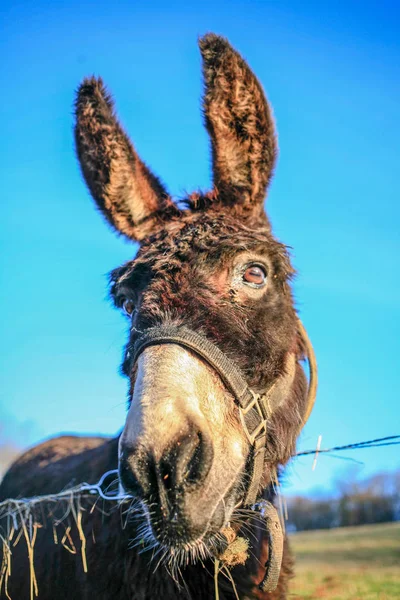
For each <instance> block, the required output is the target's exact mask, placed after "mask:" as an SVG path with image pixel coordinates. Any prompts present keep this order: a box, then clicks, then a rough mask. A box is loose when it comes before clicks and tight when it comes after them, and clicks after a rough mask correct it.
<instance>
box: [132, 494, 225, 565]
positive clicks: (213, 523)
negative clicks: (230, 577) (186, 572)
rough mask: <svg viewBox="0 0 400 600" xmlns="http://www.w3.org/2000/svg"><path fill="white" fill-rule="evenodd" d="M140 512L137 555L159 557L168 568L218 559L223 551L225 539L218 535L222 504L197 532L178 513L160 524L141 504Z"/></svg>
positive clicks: (221, 525) (193, 526)
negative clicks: (150, 552)
mask: <svg viewBox="0 0 400 600" xmlns="http://www.w3.org/2000/svg"><path fill="white" fill-rule="evenodd" d="M142 511H143V512H142V518H141V519H140V521H141V524H140V525H139V527H138V530H137V538H136V542H134V545H135V546H139V550H140V551H141V552H146V551H149V550H152V551H153V555H156V556H160V558H159V561H160V562H163V563H165V564H168V565H169V566H173V567H179V566H183V565H188V564H194V563H196V562H197V561H198V560H205V559H206V558H212V557H215V556H218V555H219V554H221V553H222V552H223V551H224V549H225V547H226V538H225V537H224V536H223V534H222V532H221V530H222V529H223V528H224V527H225V526H226V520H225V507H224V504H223V502H222V501H221V502H219V503H218V505H217V507H216V508H215V510H214V512H213V513H212V514H211V515H210V516H209V517H208V518H206V519H205V520H204V521H205V522H204V525H203V527H201V528H200V527H199V525H197V524H196V525H193V523H191V522H190V521H189V520H188V518H187V517H186V516H185V515H184V514H182V513H179V512H178V511H175V512H172V513H170V516H169V519H168V520H162V519H161V518H160V515H156V514H155V511H154V508H153V510H152V508H151V507H150V508H149V507H148V506H146V505H144V504H142ZM143 517H144V518H143Z"/></svg>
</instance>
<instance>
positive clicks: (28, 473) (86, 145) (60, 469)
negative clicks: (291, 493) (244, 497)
mask: <svg viewBox="0 0 400 600" xmlns="http://www.w3.org/2000/svg"><path fill="white" fill-rule="evenodd" d="M200 48H201V53H202V56H203V64H204V79H205V94H204V112H205V119H206V125H207V129H208V131H209V133H210V135H211V141H212V152H213V168H214V189H213V190H212V191H211V192H209V193H206V194H193V195H192V196H191V197H189V198H187V199H186V209H184V210H183V209H178V208H177V207H176V206H175V205H174V204H173V203H172V200H171V199H170V198H169V196H168V194H167V193H166V192H165V190H164V188H163V187H162V186H161V184H160V182H159V180H158V179H157V178H156V177H155V176H154V175H152V174H151V172H150V171H149V169H148V168H147V167H145V165H144V163H143V162H142V161H141V160H140V159H139V157H138V156H137V154H136V152H135V150H134V149H133V146H132V144H131V143H130V141H129V140H128V138H127V137H126V135H125V133H124V132H123V130H122V128H121V126H120V125H119V123H118V121H117V120H116V117H115V115H114V111H113V107H112V103H111V100H110V97H109V95H108V94H107V92H106V91H105V88H104V86H103V84H102V81H101V80H96V79H94V78H92V79H88V80H85V81H84V82H83V84H82V86H81V87H80V89H79V92H78V97H77V102H76V144H77V151H78V157H79V160H80V162H81V167H82V172H83V174H84V177H85V179H86V182H87V184H88V187H89V189H90V191H91V193H92V195H93V197H94V199H95V200H96V202H97V205H98V206H99V208H100V210H101V211H102V212H103V213H104V214H105V216H106V217H107V219H108V220H109V221H110V223H111V224H112V225H113V226H114V227H115V228H116V229H117V231H119V232H120V233H123V234H124V235H126V236H127V237H129V238H131V239H136V240H140V241H142V244H141V247H140V249H139V252H138V254H137V257H136V258H135V259H134V260H133V261H129V262H128V263H126V264H125V265H124V266H122V267H120V268H119V269H116V270H115V271H113V273H112V274H111V294H112V297H113V299H114V301H115V304H116V305H117V306H118V307H120V306H122V305H123V303H124V302H125V301H126V300H127V299H128V300H130V301H131V302H132V303H133V304H134V306H135V311H134V314H133V317H132V322H131V326H130V332H129V340H128V343H127V346H126V350H125V357H124V362H123V372H124V374H125V375H126V376H127V377H129V379H130V387H131V390H130V395H129V397H130V398H131V397H132V393H133V391H134V388H135V381H136V366H135V365H133V364H132V354H133V346H134V343H135V340H136V339H137V336H138V334H139V333H140V332H141V331H143V330H144V329H146V328H147V327H151V326H154V325H158V324H163V323H169V324H174V325H180V324H184V325H186V326H187V327H189V328H191V329H193V330H195V331H198V332H200V333H203V335H205V336H206V337H207V338H208V339H210V340H211V341H213V342H215V343H216V344H217V345H218V346H219V347H220V348H221V349H222V350H223V351H224V352H225V353H226V354H227V355H228V356H229V357H230V358H231V359H232V360H233V361H234V362H235V363H236V364H237V365H238V366H239V367H240V368H241V369H242V370H243V373H244V374H245V376H246V379H247V381H248V383H249V385H250V386H251V387H253V388H255V389H265V388H266V387H267V386H268V385H269V384H271V383H272V382H273V381H274V380H275V379H276V377H278V376H280V375H281V374H282V373H283V370H284V364H285V357H286V356H287V354H288V353H289V352H292V353H294V354H295V355H296V358H297V359H298V361H300V360H301V359H302V358H303V353H304V348H303V343H302V341H301V337H300V335H299V332H298V329H297V317H296V312H295V309H294V306H293V298H292V294H291V290H290V279H291V277H292V275H293V269H292V267H291V265H290V260H289V256H288V253H287V251H286V248H285V246H283V245H282V244H281V243H280V242H278V241H277V240H276V239H275V238H274V236H273V235H272V233H271V228H270V225H269V221H268V219H267V216H266V215H265V213H264V210H263V201H264V197H265V193H266V188H267V185H268V183H269V181H270V178H271V175H272V170H273V167H274V163H275V158H276V140H275V133H274V125H273V121H272V118H271V110H270V108H269V105H268V103H267V101H266V100H265V97H264V94H263V91H262V89H261V86H260V84H259V83H258V81H257V80H256V78H255V77H254V75H253V74H252V72H251V71H250V69H249V68H248V66H247V65H246V63H245V62H244V61H243V59H242V58H241V57H240V56H239V54H238V53H237V52H236V51H235V50H233V49H232V48H231V46H230V45H229V43H228V42H227V41H226V40H225V39H224V38H221V37H218V36H215V35H213V34H209V35H206V36H205V37H204V38H202V40H201V41H200ZM243 254H245V255H248V256H257V257H261V259H262V261H263V263H265V264H266V265H267V267H268V268H267V271H268V287H267V290H266V292H265V293H263V294H262V295H260V296H259V297H257V299H255V298H254V297H251V295H248V296H246V295H245V294H244V293H243V292H242V291H241V289H240V288H237V287H236V288H235V287H232V285H230V276H229V273H230V272H231V270H232V268H233V266H232V265H234V263H235V260H237V257H240V256H242V255H243ZM306 395H307V394H306V379H305V375H304V372H303V370H302V367H301V366H300V364H299V362H298V364H297V367H296V376H295V380H294V384H293V386H292V389H291V391H290V393H289V395H288V397H287V398H286V399H285V401H284V403H283V405H282V406H281V407H280V408H279V409H278V410H277V411H276V412H275V413H274V414H273V415H272V417H271V422H270V423H269V425H268V443H267V453H266V462H265V470H264V476H263V480H262V482H261V484H262V490H260V496H263V497H264V498H266V499H269V500H272V498H273V495H274V494H273V489H272V477H273V474H274V473H275V472H276V469H277V468H278V466H279V465H284V464H285V463H286V462H287V461H288V460H289V458H290V456H291V455H292V454H293V452H294V449H295V444H296V439H297V436H298V434H299V432H300V430H301V427H302V424H303V417H304V414H305V410H306ZM235 410H236V413H234V412H232V415H233V416H232V419H234V418H237V409H235ZM222 434H223V433H219V434H218V435H222ZM215 435H217V434H215ZM117 447H118V444H117V440H107V441H104V440H103V439H101V438H94V439H91V438H83V439H82V438H59V439H58V440H52V441H50V442H46V443H45V444H43V445H41V446H39V447H38V448H35V449H33V450H31V451H30V452H28V453H27V454H25V455H24V456H23V457H22V458H20V459H19V460H18V461H17V462H16V463H15V464H14V465H13V466H12V467H11V469H10V471H9V472H8V474H7V475H6V477H5V479H4V481H3V483H2V485H1V486H0V499H2V498H7V497H18V496H30V495H37V494H45V493H50V492H51V493H53V492H54V493H56V492H58V491H60V490H62V489H63V488H65V487H66V486H68V485H72V484H75V483H77V482H81V481H86V482H91V483H95V482H96V481H97V480H98V479H99V478H100V476H101V475H102V474H103V473H104V472H105V471H107V470H110V469H113V468H117V465H118V452H117ZM251 464H252V455H251V452H250V450H249V454H248V457H247V465H246V468H245V469H244V470H243V473H242V474H241V480H240V481H239V482H238V483H237V485H236V487H235V488H234V489H233V491H232V494H236V500H237V498H239V499H240V497H241V496H240V495H241V494H243V489H244V488H245V486H246V481H247V479H246V473H247V472H248V469H250V468H251ZM236 500H235V503H236ZM239 513H240V511H239ZM239 513H238V516H237V518H238V519H242V520H243V515H242V516H240V514H239ZM234 517H235V515H234ZM41 519H42V520H44V522H45V524H46V526H47V528H44V529H42V530H41V531H39V533H38V539H37V542H36V559H35V564H36V572H37V578H38V584H39V590H40V596H39V597H40V598H42V599H44V600H46V599H48V600H50V599H54V598H57V600H62V599H63V598H72V597H73V598H82V599H86V598H94V597H96V598H98V599H104V600H106V599H107V600H109V599H111V598H113V599H119V600H139V599H140V600H147V599H149V600H150V599H154V598H156V597H161V598H163V599H166V600H168V599H172V598H177V599H179V598H181V599H182V600H183V599H188V598H192V599H194V600H201V599H204V600H205V599H207V600H209V599H210V598H213V597H214V581H213V564H212V562H211V561H210V560H208V561H206V562H205V563H204V564H202V563H201V562H200V563H196V564H193V565H189V566H187V567H186V568H184V569H183V570H182V572H181V574H180V576H181V578H180V587H179V586H178V585H177V583H176V582H175V581H174V580H173V579H172V578H171V577H170V575H169V573H168V570H167V569H166V568H165V566H160V567H159V568H158V569H156V570H155V571H154V569H155V565H156V564H157V561H155V562H152V561H151V558H152V557H151V552H148V551H147V552H144V553H142V554H141V553H138V551H137V549H129V543H130V542H131V541H132V539H134V538H135V536H136V535H137V529H138V524H137V523H135V521H132V520H129V521H128V523H127V524H126V526H125V527H122V526H121V515H120V511H119V510H118V509H116V510H112V511H111V513H110V514H106V515H104V514H102V513H101V511H98V510H94V511H93V512H90V514H89V512H87V513H85V516H84V519H83V527H84V531H85V535H86V539H87V556H88V573H87V574H84V573H83V571H82V565H81V563H80V562H79V560H78V558H77V557H76V556H72V555H70V554H68V553H67V552H66V551H65V549H64V548H62V547H60V546H54V542H53V536H52V533H51V527H50V521H51V518H50V517H49V516H48V514H46V511H45V514H44V515H41ZM139 525H140V524H139ZM246 533H247V534H248V537H249V540H250V544H251V558H250V559H249V560H248V561H247V563H246V565H245V566H240V567H235V568H234V569H233V571H232V574H233V577H234V580H235V583H236V586H237V589H238V592H239V595H240V597H241V598H248V599H250V598H259V599H264V600H267V599H270V600H278V599H281V600H282V599H284V598H286V597H287V596H286V594H287V588H288V581H289V578H290V577H291V575H292V559H291V556H290V552H289V548H288V545H287V543H286V545H285V551H284V558H283V565H282V570H281V575H280V580H279V585H278V588H277V590H276V591H275V592H274V593H271V594H266V593H262V592H260V591H259V590H258V588H257V586H256V583H259V582H260V581H261V579H262V577H263V574H264V573H263V568H262V567H263V564H264V563H265V561H266V559H267V556H268V542H267V538H266V535H265V531H263V528H262V527H261V526H260V523H259V522H258V521H257V520H255V519H250V521H249V522H248V523H247V524H246ZM71 535H74V536H75V542H76V545H77V546H78V547H79V540H78V538H77V532H73V533H72V532H71ZM13 565H14V566H13V576H12V577H11V579H10V583H9V590H10V593H11V595H12V597H13V598H14V600H24V598H28V590H29V582H28V579H29V578H28V572H29V568H28V565H27V561H26V556H24V547H23V544H22V543H21V542H20V543H19V544H18V545H17V546H16V548H14V549H13ZM220 598H221V600H223V599H225V600H229V599H233V598H235V595H234V592H233V589H232V586H231V584H230V583H229V582H228V581H227V580H226V579H225V578H224V577H223V576H220Z"/></svg>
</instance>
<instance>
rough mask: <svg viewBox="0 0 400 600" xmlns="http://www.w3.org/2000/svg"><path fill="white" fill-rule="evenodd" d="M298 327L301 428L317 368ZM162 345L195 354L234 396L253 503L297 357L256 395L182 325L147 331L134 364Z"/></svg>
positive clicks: (313, 392)
mask: <svg viewBox="0 0 400 600" xmlns="http://www.w3.org/2000/svg"><path fill="white" fill-rule="evenodd" d="M298 328H299V332H300V335H301V336H302V338H303V341H304V344H305V347H306V350H307V358H308V363H309V371H310V378H309V386H308V393H307V398H308V402H307V410H306V414H305V417H304V419H303V422H302V425H301V427H303V426H304V425H305V423H306V421H307V419H308V417H309V416H310V413H311V410H312V407H313V405H314V402H315V396H316V389H317V368H316V361H315V355H314V351H313V347H312V345H311V342H310V340H309V338H308V336H307V333H306V330H305V329H304V327H303V325H302V324H301V322H300V321H298ZM161 344H177V345H179V346H182V347H184V348H188V349H189V350H192V351H193V352H195V353H196V354H197V355H198V356H200V357H201V358H202V359H204V360H205V361H206V362H207V363H208V364H209V365H210V366H211V367H212V368H213V369H214V370H215V371H216V372H217V373H218V375H219V376H220V377H221V379H222V381H223V382H224V383H225V385H226V386H227V387H228V389H229V390H230V391H231V392H232V394H233V396H234V397H235V400H236V402H237V404H238V405H239V414H240V421H241V423H242V426H243V429H244V432H245V434H246V437H247V439H248V441H249V444H250V446H251V447H252V449H253V453H252V460H253V468H252V474H251V478H250V484H249V486H248V489H247V492H246V496H245V498H244V500H243V504H244V505H252V504H254V503H255V501H256V499H257V492H258V489H259V486H260V481H261V478H262V475H263V468H264V458H265V452H266V443H267V432H268V422H269V421H270V419H271V416H272V414H273V413H274V412H275V411H276V410H277V409H278V408H279V407H280V406H281V405H282V404H283V403H284V401H285V400H286V398H287V397H288V395H289V393H290V390H291V388H292V385H293V381H294V377H295V373H296V364H297V361H296V356H295V355H294V353H293V352H289V353H288V354H287V355H286V359H285V367H284V372H283V374H282V375H280V376H279V377H277V378H276V379H275V381H274V382H273V383H272V384H271V385H270V386H269V388H267V389H266V390H265V391H264V392H262V393H258V392H255V391H254V390H253V389H252V388H250V387H249V385H248V384H247V382H246V380H245V378H244V375H243V373H242V371H241V369H239V367H238V366H237V365H235V364H234V363H233V361H232V360H231V359H230V358H228V356H227V355H226V354H225V353H224V352H222V351H221V350H220V349H219V348H218V346H216V344H214V343H213V342H210V341H209V340H208V339H207V338H205V337H204V336H202V335H200V334H198V333H196V332H195V331H192V330H191V329H188V328H187V327H185V326H174V325H159V326H156V327H150V328H148V329H146V330H145V331H144V332H143V333H142V334H141V336H140V337H139V339H138V340H137V341H136V343H135V347H134V356H133V362H134V363H135V362H136V361H137V359H138V357H139V355H140V354H141V353H142V352H143V350H144V349H145V348H148V347H149V346H159V345H161Z"/></svg>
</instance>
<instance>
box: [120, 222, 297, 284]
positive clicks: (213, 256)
mask: <svg viewBox="0 0 400 600" xmlns="http://www.w3.org/2000/svg"><path fill="white" fill-rule="evenodd" d="M185 217H186V219H187V221H186V219H185V218H183V219H182V217H181V219H180V220H179V221H177V222H176V223H171V224H168V226H166V227H165V229H163V230H161V231H159V232H158V233H157V234H155V235H153V236H150V237H149V238H147V239H146V240H144V241H143V243H142V245H141V246H140V248H139V251H138V254H137V256H136V258H134V259H133V260H131V261H129V262H127V263H126V264H125V265H123V266H122V267H120V268H118V269H115V270H114V271H113V272H112V273H111V282H112V283H113V284H114V291H116V290H115V288H117V287H118V286H119V285H120V284H121V285H122V284H125V285H126V284H129V283H132V284H133V283H135V281H136V279H137V278H142V277H143V276H144V275H145V273H146V272H147V273H148V274H150V273H152V274H154V273H160V274H161V273H164V274H165V273H166V271H170V270H180V269H182V268H183V267H185V268H186V269H191V268H198V266H199V265H201V266H202V267H203V268H204V269H206V270H207V268H214V267H215V266H220V265H222V264H223V263H224V262H226V261H227V260H229V259H232V260H233V259H234V257H235V256H237V255H238V254H244V255H251V253H254V254H255V255H260V256H265V257H266V258H268V259H269V262H270V263H271V265H272V266H273V268H274V273H275V275H277V276H281V277H282V278H283V279H287V278H288V277H290V276H291V275H292V273H293V269H292V267H291V264H290V259H289V256H288V252H287V249H286V247H285V246H284V245H283V244H281V243H280V242H278V241H277V240H276V239H275V238H274V237H273V236H272V234H271V232H270V229H269V226H267V225H264V226H260V225H258V227H255V228H254V229H251V228H249V227H248V226H245V225H242V224H240V223H238V222H235V221H231V220H230V219H229V217H227V216H226V215H224V216H219V215H217V216H214V217H210V216H209V215H190V214H189V215H188V216H186V215H185ZM185 221H186V222H185Z"/></svg>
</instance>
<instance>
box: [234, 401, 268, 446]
mask: <svg viewBox="0 0 400 600" xmlns="http://www.w3.org/2000/svg"><path fill="white" fill-rule="evenodd" d="M250 393H251V395H252V400H250V402H249V403H248V404H247V406H245V407H243V406H240V407H239V414H240V420H241V422H242V425H243V429H244V432H245V434H246V437H247V439H248V440H249V442H250V444H251V446H254V444H255V442H256V440H257V439H258V438H261V437H264V436H266V435H267V420H266V419H265V416H264V413H263V411H262V408H261V406H260V397H261V396H260V394H256V393H255V392H253V391H252V390H250ZM253 409H255V411H256V414H257V417H258V418H259V421H260V422H259V424H258V425H257V426H256V427H255V428H254V429H253V430H250V429H249V426H248V423H247V422H246V416H247V415H248V413H249V412H250V411H251V410H253Z"/></svg>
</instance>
